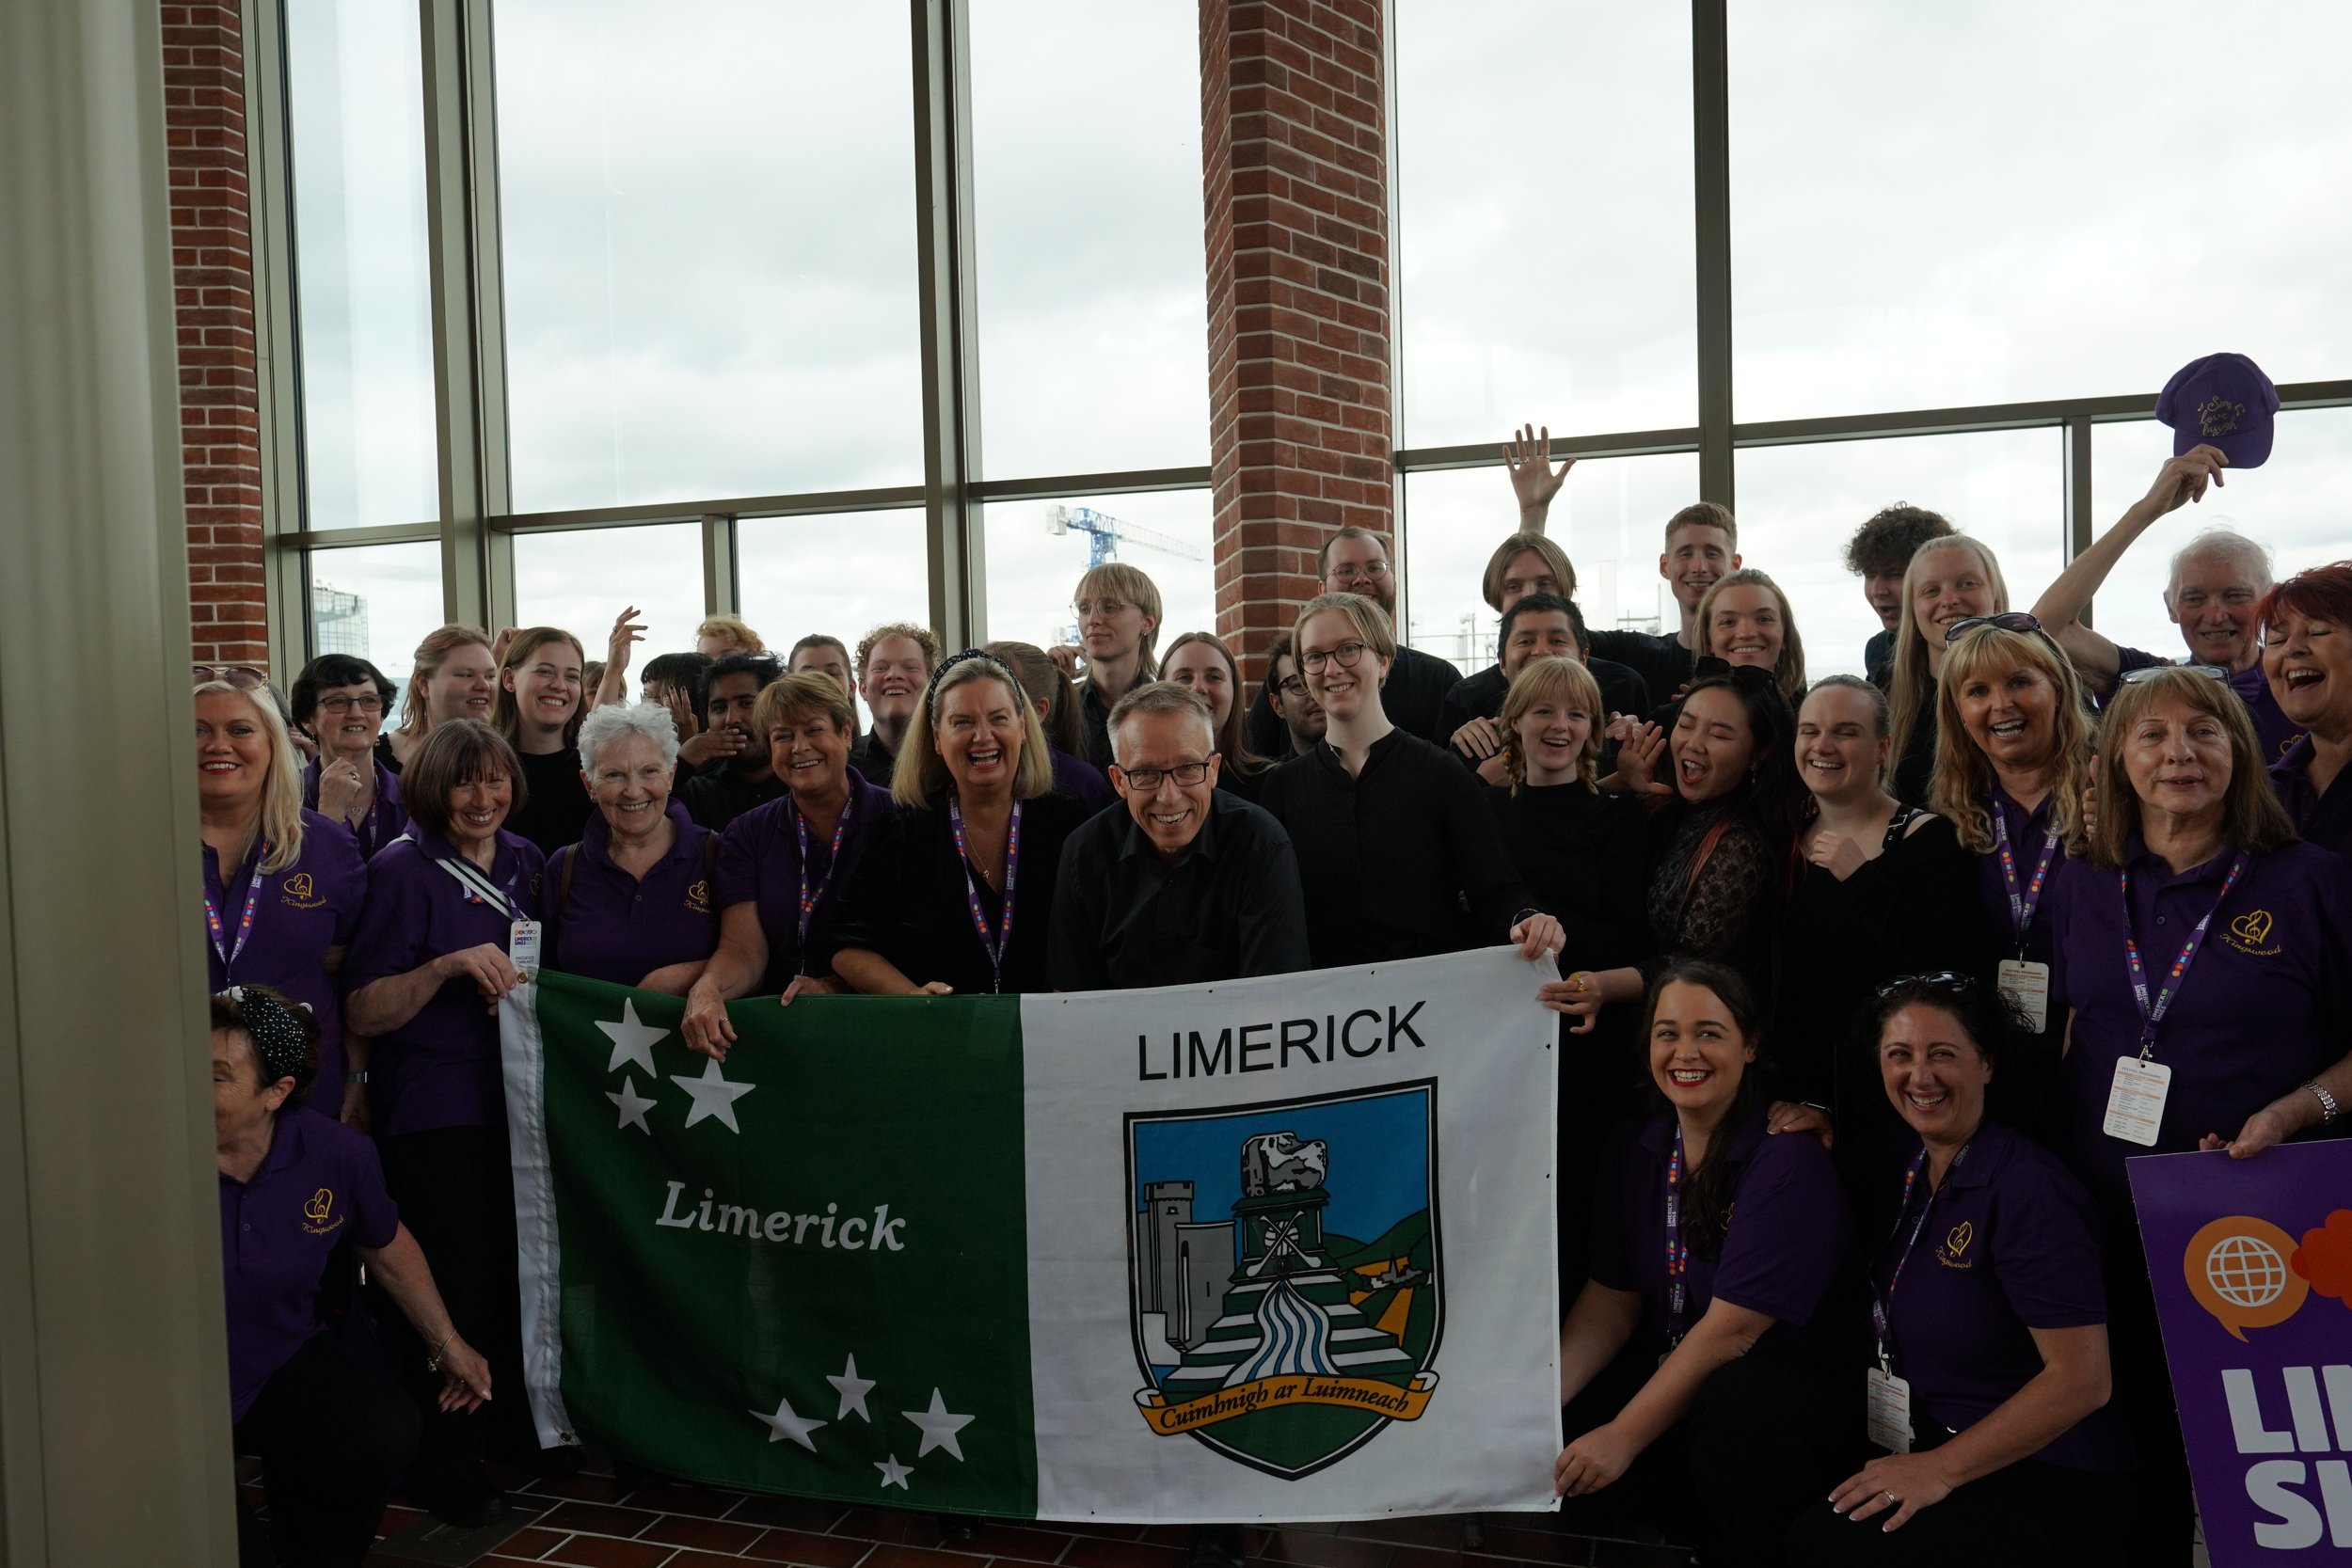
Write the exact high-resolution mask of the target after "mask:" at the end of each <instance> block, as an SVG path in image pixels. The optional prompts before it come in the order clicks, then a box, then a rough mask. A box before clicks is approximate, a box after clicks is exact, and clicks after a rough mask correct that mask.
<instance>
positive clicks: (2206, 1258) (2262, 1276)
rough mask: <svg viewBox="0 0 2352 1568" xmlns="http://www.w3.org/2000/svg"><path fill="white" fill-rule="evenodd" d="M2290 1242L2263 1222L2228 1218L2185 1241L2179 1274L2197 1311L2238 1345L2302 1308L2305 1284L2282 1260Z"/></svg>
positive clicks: (2247, 1217)
mask: <svg viewBox="0 0 2352 1568" xmlns="http://www.w3.org/2000/svg"><path fill="white" fill-rule="evenodd" d="M2294 1256H2295V1238H2294V1237H2292V1236H2290V1235H2288V1234H2287V1233H2286V1232H2285V1231H2283V1230H2281V1229H2280V1228H2279V1227H2277V1226H2275V1225H2273V1224H2271V1223H2270V1222H2269V1221H2268V1220H2265V1219H2257V1218H2255V1217H2254V1216H2253V1215H2251V1214H2230V1215H2226V1216H2224V1217H2223V1218H2221V1219H2217V1220H2214V1221H2212V1222H2211V1223H2210V1224H2208V1225H2206V1226H2205V1227H2204V1228H2203V1229H2201V1230H2200V1231H2198V1232H2197V1234H2196V1235H2194V1236H2192V1237H2190V1238H2189V1242H2188V1250H2187V1251H2185V1253H2183V1254H2182V1255H2181V1274H2182V1275H2183V1277H2184V1278H2185V1279H2186V1280H2187V1281H2188V1293H2189V1294H2190V1295H2192V1296H2195V1297H2196V1298H2197V1305H2198V1306H2200V1307H2203V1308H2204V1309H2205V1310H2206V1311H2208V1312H2210V1313H2212V1314H2213V1317H2214V1321H2215V1322H2216V1323H2219V1324H2220V1325H2221V1326H2222V1327H2223V1328H2225V1329H2227V1330H2228V1331H2229V1333H2230V1337H2231V1338H2233V1339H2236V1340H2237V1341H2238V1342H2239V1343H2241V1344H2243V1343H2244V1342H2245V1340H2246V1333H2245V1331H2246V1330H2247V1329H2249V1328H2272V1327H2275V1326H2277V1325H2278V1324H2280V1323H2284V1322H2286V1321H2287V1320H2288V1319H2289V1318H2292V1317H2293V1316H2295V1314H2296V1309H2297V1308H2298V1307H2301V1306H2302V1305H2303V1298H2304V1296H2305V1295H2307V1294H2309V1293H2310V1291H2311V1288H2312V1284H2311V1281H2310V1280H2308V1279H2305V1278H2304V1277H2303V1276H2302V1275H2299V1274H2296V1272H2295V1270H2294V1268H2293V1267H2292V1266H2291V1265H2290V1264H2289V1262H2288V1259H2291V1258H2293V1257H2294Z"/></svg>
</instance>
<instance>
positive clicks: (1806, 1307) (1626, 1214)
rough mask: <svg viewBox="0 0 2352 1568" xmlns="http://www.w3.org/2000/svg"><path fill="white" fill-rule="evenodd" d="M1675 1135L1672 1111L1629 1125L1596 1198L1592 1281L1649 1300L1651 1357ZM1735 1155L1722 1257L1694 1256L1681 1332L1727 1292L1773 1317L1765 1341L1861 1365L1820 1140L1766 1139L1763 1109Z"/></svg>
mask: <svg viewBox="0 0 2352 1568" xmlns="http://www.w3.org/2000/svg"><path fill="white" fill-rule="evenodd" d="M1674 1134H1675V1118H1674V1116H1673V1115H1672V1113H1668V1114H1667V1115H1664V1116H1660V1117H1652V1118H1651V1119H1649V1120H1648V1121H1628V1122H1625V1123H1623V1124H1621V1125H1620V1126H1619V1127H1618V1128H1617V1130H1616V1131H1615V1132H1613V1133H1612V1134H1611V1135H1610V1139H1609V1143H1608V1145H1607V1147H1605V1148H1603V1149H1602V1150H1601V1156H1600V1174H1599V1185H1598V1187H1597V1191H1596V1193H1595V1196H1594V1200H1593V1249H1592V1259H1591V1271H1590V1272H1591V1275H1592V1277H1593V1279H1594V1280H1595V1281H1596V1282H1597V1283H1599V1284H1602V1285H1606V1286H1608V1287H1610V1288H1611V1289H1612V1290H1617V1291H1632V1292H1634V1293H1635V1294H1636V1295H1638V1296H1640V1297H1641V1298H1642V1326H1641V1328H1640V1330H1639V1331H1638V1336H1637V1338H1638V1339H1639V1341H1640V1342H1641V1343H1642V1344H1643V1345H1644V1346H1645V1352H1646V1354H1649V1355H1651V1356H1657V1355H1660V1354H1664V1352H1665V1350H1666V1345H1667V1333H1668V1330H1667V1316H1666V1284H1667V1275H1666V1166H1667V1162H1668V1161H1669V1160H1670V1159H1671V1158H1672V1156H1673V1153H1674ZM1732 1158H1734V1159H1737V1160H1740V1161H1742V1162H1744V1168H1743V1169H1742V1170H1741V1171H1740V1177H1739V1180H1738V1181H1737V1182H1736V1183H1735V1184H1734V1186H1733V1189H1732V1191H1733V1206H1732V1212H1731V1223H1730V1225H1729V1227H1727V1228H1726V1229H1725V1231H1724V1244H1723V1247H1722V1249H1721V1251H1720V1253H1719V1254H1718V1255H1717V1256H1716V1257H1715V1258H1713V1259H1705V1258H1701V1257H1699V1256H1698V1255H1697V1254H1696V1253H1695V1252H1694V1253H1692V1255H1691V1267H1690V1274H1689V1276H1688V1277H1689V1280H1690V1290H1689V1298H1688V1307H1687V1309H1686V1311H1685V1313H1684V1316H1683V1332H1685V1333H1686V1334H1687V1333H1688V1332H1690V1330H1692V1328H1695V1327H1696V1326H1698V1322H1699V1320H1700V1319H1701V1318H1703V1317H1705V1316H1706V1315H1707V1308H1708V1304H1709V1303H1710V1302H1712V1301H1713V1300H1714V1299H1715V1298H1716V1297H1717V1296H1719V1295H1720V1296H1722V1297H1723V1299H1724V1300H1725V1301H1727V1302H1730V1303H1731V1304H1732V1305H1733V1306H1734V1307H1747V1308H1748V1309H1749V1310H1751V1311H1756V1312H1761V1313H1764V1314H1765V1315H1766V1316H1768V1317H1770V1318H1772V1320H1773V1323H1772V1327H1771V1328H1769V1329H1767V1330H1766V1331H1765V1334H1764V1338H1762V1339H1760V1340H1758V1341H1757V1344H1758V1345H1759V1346H1761V1347H1763V1348H1766V1349H1769V1350H1771V1351H1773V1352H1775V1353H1777V1354H1787V1355H1798V1356H1802V1357H1804V1358H1805V1359H1807V1360H1810V1361H1814V1362H1816V1363H1818V1364H1820V1365H1822V1366H1825V1367H1832V1368H1838V1367H1851V1366H1852V1365H1854V1364H1855V1362H1854V1356H1855V1354H1856V1353H1857V1351H1858V1349H1859V1346H1858V1344H1857V1340H1856V1335H1857V1332H1858V1330H1857V1327H1856V1323H1857V1320H1856V1318H1855V1316H1854V1307H1855V1304H1854V1303H1853V1302H1852V1301H1851V1299H1848V1298H1847V1297H1846V1296H1845V1294H1844V1291H1846V1290H1848V1289H1851V1284H1852V1274H1853V1269H1854V1261H1855V1255H1854V1237H1853V1219H1852V1215H1851V1212H1849V1211H1848V1209H1847V1207H1846V1194H1845V1191H1844V1189H1842V1188H1841V1187H1840V1186H1839V1185H1838V1182H1837V1172H1836V1167H1835V1166H1833V1165H1832V1164H1830V1159H1829V1156H1828V1154H1826V1153H1825V1152H1823V1151H1822V1148H1821V1146H1820V1142H1819V1140H1817V1139H1814V1138H1812V1137H1809V1136H1802V1135H1797V1134H1785V1135H1783V1136H1780V1137H1768V1136H1766V1135H1765V1132H1764V1112H1763V1110H1762V1109H1761V1108H1759V1109H1758V1110H1757V1111H1756V1115H1755V1116H1754V1117H1751V1118H1750V1119H1749V1121H1748V1124H1747V1126H1746V1127H1744V1128H1742V1129H1741V1130H1740V1132H1739V1134H1738V1136H1737V1137H1736V1138H1735V1139H1734V1141H1733V1145H1732ZM1684 1174H1685V1177H1686V1180H1687V1177H1688V1174H1689V1173H1688V1172H1685V1173H1684ZM1687 1190H1688V1188H1687V1187H1686V1188H1685V1191H1686V1192H1687Z"/></svg>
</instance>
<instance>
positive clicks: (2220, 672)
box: [2118, 664, 2230, 686]
mask: <svg viewBox="0 0 2352 1568" xmlns="http://www.w3.org/2000/svg"><path fill="white" fill-rule="evenodd" d="M2182 671H2185V672H2187V673H2189V674H2192V675H2202V676H2204V677H2205V678H2206V679H2207V680H2215V681H2219V682H2221V683H2222V684H2223V685H2224V686H2227V685H2228V684H2229V683H2230V672H2228V671H2227V670H2224V669H2223V668H2221V666H2220V665H2218V664H2143V665H2141V666H2140V667H2139V668H2138V669H2137V670H2126V671H2124V672H2123V673H2122V676H2121V677H2120V678H2119V681H2118V684H2119V685H2122V686H2137V685H2138V684H2139V683H2140V682H2141V681H2152V680H2154V679H2155V678H2156V677H2157V676H2158V675H2169V674H2174V673H2180V672H2182Z"/></svg>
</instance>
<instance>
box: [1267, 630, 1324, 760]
mask: <svg viewBox="0 0 2352 1568" xmlns="http://www.w3.org/2000/svg"><path fill="white" fill-rule="evenodd" d="M1261 700H1262V701H1265V702H1270V703H1272V704H1273V705H1274V711H1275V713H1276V714H1277V715H1279V717H1280V719H1281V721H1282V728H1283V730H1284V732H1285V733H1287V734H1288V735H1289V736H1290V740H1291V749H1290V754H1291V755H1292V756H1296V757H1303V756H1305V755H1306V754H1307V753H1308V752H1311V751H1313V750H1314V749H1315V742H1316V741H1318V740H1321V739H1322V738H1323V729H1324V725H1325V724H1326V722H1327V720H1326V719H1325V718H1324V713H1323V705H1322V704H1321V703H1318V702H1316V701H1315V700H1314V697H1313V695H1312V694H1311V692H1309V691H1308V689H1307V677H1306V676H1304V675H1302V674H1300V673H1298V660H1296V659H1295V658H1293V657H1291V650H1290V644H1289V643H1288V642H1278V643H1276V644H1275V647H1274V657H1271V658H1269V659H1267V660H1266V671H1265V691H1264V693H1263V696H1262V698H1261Z"/></svg>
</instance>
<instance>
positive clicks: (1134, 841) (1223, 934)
mask: <svg viewBox="0 0 2352 1568" xmlns="http://www.w3.org/2000/svg"><path fill="white" fill-rule="evenodd" d="M1110 733H1111V741H1112V745H1113V748H1114V751H1115V752H1116V754H1117V756H1118V758H1119V761H1118V762H1117V763H1116V764H1114V765H1113V767H1112V768H1111V783H1112V784H1113V785H1115V786H1116V787H1117V788H1118V790H1119V793H1120V799H1121V800H1123V801H1124V802H1125V804H1126V810H1124V811H1105V812H1103V813H1100V814H1099V815H1097V816H1094V817H1093V818H1092V819H1090V820H1089V821H1088V822H1087V823H1086V825H1085V826H1083V827H1081V828H1080V829H1078V830H1077V832H1074V833H1073V834H1071V836H1070V839H1069V842H1068V843H1067V844H1065V845H1064V846H1063V847H1062V857H1061V875H1060V878H1059V880H1058V881H1057V885H1056V887H1055V890H1054V917H1053V927H1052V930H1053V935H1052V942H1051V944H1050V946H1049V948H1048V953H1047V959H1046V966H1047V973H1048V974H1050V975H1051V977H1052V979H1053V983H1054V989H1056V990H1133V989H1136V988H1140V987H1147V986H1180V985H1205V984H1207V983H1209V982H1211V981H1216V980H1235V979H1242V978H1246V977H1248V976H1251V975H1258V974H1290V973H1292V972H1293V971H1295V970H1302V969H1305V968H1307V967H1308V958H1307V911H1306V905H1305V900H1304V899H1303V898H1302V896H1301V895H1300V893H1299V889H1298V861H1297V857H1296V856H1295V854H1294V853H1293V852H1292V850H1291V841H1290V835H1289V834H1287V833H1285V832H1283V831H1282V828H1281V824H1279V823H1278V822H1276V821H1275V820H1274V818H1273V817H1271V816H1267V815H1266V814H1265V813H1264V812H1263V811H1261V810H1259V809H1258V808H1257V807H1256V806H1253V805H1251V804H1249V803H1248V801H1246V800H1242V799H1241V798H1240V797H1239V796H1236V795H1233V794H1231V793H1230V792H1228V791H1225V790H1220V789H1218V788H1217V787H1216V775H1217V764H1218V758H1217V755H1216V736H1215V735H1214V734H1213V733H1212V732H1211V730H1210V728H1209V709H1208V705H1207V704H1206V703H1204V702H1202V701H1201V700H1200V698H1199V697H1197V696H1195V695H1194V694H1193V693H1192V692H1191V691H1189V690H1187V689H1184V687H1181V686H1175V685H1172V684H1170V683H1168V682H1165V681H1155V682H1152V683H1149V684H1147V685H1143V686H1139V687H1136V689H1134V690H1132V691H1130V692H1128V693H1127V695H1126V696H1124V697H1122V698H1120V700H1119V703H1118V705H1117V706H1115V707H1113V708H1112V710H1111V715H1110Z"/></svg>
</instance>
